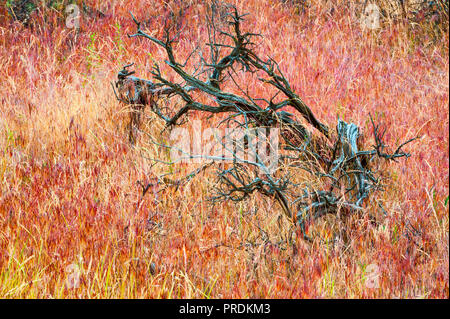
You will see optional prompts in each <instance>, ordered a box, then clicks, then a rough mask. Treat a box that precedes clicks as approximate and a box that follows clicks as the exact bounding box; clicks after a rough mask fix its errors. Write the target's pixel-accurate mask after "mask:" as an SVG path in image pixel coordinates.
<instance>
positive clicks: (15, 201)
mask: <svg viewBox="0 0 450 319" xmlns="http://www.w3.org/2000/svg"><path fill="white" fill-rule="evenodd" d="M86 2H88V3H89V5H90V6H91V8H97V9H98V10H100V11H101V12H102V14H96V12H93V11H92V10H91V11H90V12H88V11H81V20H80V28H79V29H77V28H72V27H70V26H68V25H67V23H66V18H67V14H65V13H64V10H62V11H60V10H56V9H54V10H53V9H52V10H50V9H49V10H47V11H45V12H35V13H34V16H33V22H32V23H31V24H30V25H27V26H25V25H23V24H21V23H20V22H18V21H12V20H11V18H10V16H9V15H8V14H7V11H6V9H5V7H4V6H3V3H2V7H1V9H0V74H1V81H0V183H1V184H0V185H1V187H0V297H1V298H448V297H449V275H448V274H449V204H448V198H449V181H448V178H449V152H448V150H449V86H448V82H449V64H448V63H449V57H448V28H447V29H446V30H444V32H442V33H439V34H438V35H436V34H435V33H432V32H423V31H420V29H413V28H411V27H410V26H407V25H404V24H401V23H393V22H389V21H388V22H385V23H383V24H382V25H381V27H380V28H378V29H376V30H364V29H363V28H362V27H361V22H360V17H359V16H358V15H357V14H356V13H355V12H356V11H355V10H356V9H355V8H356V7H352V6H350V7H349V6H348V5H347V3H348V2H347V1H309V2H310V6H309V7H308V8H306V9H305V10H303V9H301V8H299V7H298V6H296V5H295V4H293V2H294V1H292V2H289V1H284V2H283V1H279V0H270V1H257V0H246V1H234V0H231V1H230V2H231V3H233V4H234V5H235V6H236V7H237V8H238V10H239V11H240V12H241V13H246V12H248V13H250V14H249V15H248V16H246V17H245V18H246V21H245V22H246V23H245V25H244V26H243V28H244V29H246V30H250V31H252V32H253V31H257V32H259V33H261V34H262V35H263V37H262V38H261V39H259V40H258V41H259V42H258V48H259V49H258V50H259V53H260V54H261V55H267V56H271V57H272V58H274V59H275V60H277V61H278V62H279V64H280V68H281V69H282V70H283V73H284V74H285V75H286V77H287V78H288V80H289V82H290V83H291V86H292V88H293V89H294V90H295V91H296V92H297V94H298V95H299V96H301V98H302V99H303V100H304V101H305V103H306V104H308V105H309V107H310V108H311V109H312V110H313V111H314V113H315V115H316V116H317V117H318V118H320V119H321V121H323V122H324V123H327V124H328V125H329V126H330V127H333V126H335V125H336V122H337V119H338V117H339V118H341V119H345V120H346V121H350V122H353V123H355V124H357V125H358V126H359V127H360V128H361V129H362V130H363V132H364V133H366V134H367V136H368V138H367V140H366V141H365V143H366V144H367V145H369V146H370V145H371V144H372V143H373V141H372V140H371V139H370V136H371V129H372V128H371V123H370V120H369V114H371V115H374V116H376V117H377V119H378V121H379V122H380V123H382V124H383V125H384V126H385V127H386V135H385V139H386V142H387V143H388V144H389V146H390V147H394V146H395V145H397V144H398V143H399V142H402V141H405V140H408V139H410V138H413V137H415V136H420V138H419V139H418V140H415V141H413V142H411V143H410V144H408V145H407V146H405V149H406V150H407V151H408V153H410V154H411V157H409V158H407V159H405V158H400V159H399V160H398V163H387V162H382V161H381V162H380V164H379V165H380V170H381V171H383V176H382V179H383V184H384V191H383V192H379V193H377V194H375V195H374V197H371V199H370V201H368V202H366V204H365V207H364V208H365V210H366V211H367V214H355V215H352V216H350V217H349V218H347V219H346V220H345V222H344V221H342V220H341V219H339V217H338V216H327V217H324V218H322V219H319V220H317V221H315V222H314V223H313V224H311V225H310V226H309V227H308V229H307V231H308V233H309V234H310V236H311V238H313V241H312V242H308V241H305V240H304V239H303V238H302V236H301V235H300V229H297V228H295V226H294V225H292V224H291V223H290V222H289V220H287V219H286V218H284V216H283V214H282V211H281V208H280V207H279V205H278V204H277V203H276V202H274V201H272V200H270V199H268V198H266V197H262V196H260V195H258V194H255V195H254V196H252V197H250V198H248V199H247V200H245V201H241V202H239V203H233V202H224V203H221V204H220V205H212V204H211V202H210V201H209V200H208V198H209V196H210V193H211V191H210V189H211V184H212V181H213V174H212V172H210V171H204V172H202V173H201V174H198V175H197V176H196V177H195V178H192V179H191V180H189V182H187V183H185V184H183V185H182V186H180V187H166V188H165V189H159V188H157V187H154V188H152V189H151V190H150V191H149V192H147V193H146V194H145V196H142V187H141V186H140V184H141V183H148V182H150V181H152V180H153V179H155V178H156V177H157V176H160V175H161V174H164V173H167V172H168V171H169V170H171V172H172V173H173V178H177V177H182V176H185V175H186V174H188V173H189V172H191V171H192V170H193V169H195V167H196V166H195V165H194V164H186V165H181V164H180V165H173V166H170V167H168V166H167V165H154V163H153V162H152V161H151V160H149V158H148V156H147V155H148V154H151V155H152V156H153V157H156V158H158V157H161V158H162V157H163V156H165V155H164V152H165V151H164V150H163V149H161V148H158V147H156V146H155V145H154V144H152V143H149V141H148V138H147V137H148V136H153V137H155V138H157V137H158V136H160V135H161V133H160V132H161V130H162V129H163V128H164V123H162V121H161V120H159V119H158V118H157V117H156V116H155V115H154V114H152V112H151V111H150V110H149V109H147V110H146V111H145V114H144V117H143V118H144V121H143V126H142V128H141V129H142V131H143V134H141V135H140V136H139V137H138V138H137V140H136V142H135V143H134V144H133V143H130V141H129V136H128V129H127V123H128V119H129V112H130V109H129V107H128V106H127V105H124V104H123V103H120V102H119V101H118V100H117V99H116V96H115V95H114V92H113V89H112V87H111V82H114V81H115V80H116V78H117V72H118V71H119V70H121V69H122V67H123V66H124V65H126V64H128V63H131V62H134V63H135V64H134V66H133V69H134V70H135V71H136V75H137V76H139V77H141V78H146V79H150V78H151V73H150V72H151V67H152V65H153V62H154V61H164V59H166V56H165V52H164V51H163V50H162V49H161V48H158V47H157V46H155V45H154V44H152V43H151V42H150V41H145V39H137V38H129V37H127V34H130V33H134V32H135V31H136V27H135V24H134V23H133V20H132V19H131V16H130V13H129V11H132V12H133V14H134V15H135V16H136V17H137V18H138V19H139V20H140V21H143V22H144V24H145V25H144V26H145V30H146V31H147V32H148V33H149V34H151V35H154V36H157V37H159V36H161V34H162V30H163V25H164V17H167V16H168V14H170V12H173V14H172V16H176V17H177V18H178V21H180V23H183V24H185V28H184V29H183V31H182V32H181V35H180V39H179V41H178V42H177V43H176V45H175V48H176V53H177V56H180V60H183V57H184V58H185V57H187V56H188V55H189V53H190V52H191V51H192V50H193V49H194V48H195V46H196V45H197V44H198V43H204V42H205V41H206V31H205V27H204V16H205V14H206V5H205V3H204V2H203V1H194V0H191V1H184V2H183V4H182V6H183V8H184V10H182V11H180V10H179V7H180V6H181V2H180V1H175V0H171V1H162V0H161V1H160V0H151V1H145V0H134V1H130V0H115V1H110V2H108V3H106V2H104V1H97V0H93V1H86ZM251 90H252V94H254V95H264V94H265V91H264V90H265V89H264V88H263V87H261V86H258V84H257V83H256V84H255V85H254V86H252V87H251ZM192 118H193V119H200V120H201V121H203V123H204V124H205V126H207V125H209V124H210V123H211V122H210V120H209V119H208V118H207V117H205V116H202V115H201V114H193V115H192ZM163 134H167V133H163ZM143 154H145V155H146V156H144V155H143ZM380 207H382V209H381V208H380ZM374 219H375V222H374ZM341 237H345V238H341ZM288 238H289V240H288ZM374 272H375V274H376V285H374V284H373V282H371V280H373V279H374V277H373V274H374Z"/></svg>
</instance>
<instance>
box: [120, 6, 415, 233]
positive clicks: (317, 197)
mask: <svg viewBox="0 0 450 319" xmlns="http://www.w3.org/2000/svg"><path fill="white" fill-rule="evenodd" d="M131 16H132V19H133V21H134V22H135V24H136V27H137V31H136V33H134V34H131V35H129V37H131V38H135V37H140V38H144V39H147V40H149V41H151V42H153V43H154V44H155V45H157V46H160V47H161V48H163V49H164V50H165V52H166V54H167V60H166V61H165V63H166V64H167V65H168V66H169V67H170V69H171V70H173V71H174V72H175V73H176V74H177V75H178V76H179V77H180V78H181V82H180V83H177V82H174V81H171V80H168V79H167V78H165V77H164V76H163V74H162V72H161V70H160V66H159V65H158V64H155V65H154V67H153V70H152V75H153V80H154V82H152V81H148V80H144V79H139V78H136V77H134V76H132V74H133V73H134V72H129V71H127V67H129V66H130V65H127V66H125V67H124V69H123V70H122V71H121V72H119V75H118V81H117V82H116V87H117V88H118V90H119V94H118V95H117V97H118V99H120V100H121V101H123V102H125V103H129V104H132V105H133V108H134V109H135V110H136V111H138V107H137V106H138V105H139V108H141V109H142V108H143V107H144V106H145V105H149V106H150V108H151V110H152V111H153V112H154V113H155V114H156V115H157V116H158V117H159V118H161V119H162V120H163V121H164V122H165V123H166V125H167V126H170V127H173V126H177V125H181V124H182V119H183V118H184V117H187V116H189V114H190V113H191V112H202V113H209V114H211V115H220V114H221V115H223V116H222V117H224V119H223V120H222V121H221V122H220V124H226V125H228V126H231V127H233V128H234V129H242V130H244V131H245V132H249V129H251V128H257V127H264V128H278V129H279V130H280V132H281V134H280V135H281V138H282V143H281V147H280V150H281V151H282V154H281V155H280V156H279V158H278V159H277V161H278V162H277V163H278V164H279V167H278V168H277V169H276V170H270V169H269V167H268V166H267V165H266V164H265V162H264V161H263V160H261V159H260V158H259V157H258V156H255V157H254V158H253V159H252V160H248V159H245V158H242V157H241V156H240V155H239V154H240V152H238V150H239V147H240V148H241V149H243V148H246V149H247V150H248V149H249V148H251V147H249V143H248V136H244V137H242V139H241V140H240V141H235V145H234V146H233V148H232V150H231V152H229V154H231V158H225V156H224V157H219V158H217V157H211V156H206V157H205V158H206V159H208V160H211V161H212V163H213V164H214V163H215V162H217V161H220V160H224V159H226V160H230V162H231V164H230V165H229V166H228V167H227V168H226V169H225V168H224V167H223V166H220V165H211V167H212V166H214V167H215V168H216V170H217V172H216V176H217V183H216V186H215V188H214V194H213V196H212V197H211V199H212V200H213V201H222V200H231V201H242V200H244V199H245V198H247V197H248V196H250V195H251V194H253V193H255V192H257V193H260V194H262V195H265V196H268V197H270V198H273V199H274V200H276V201H277V202H278V203H279V204H280V207H281V210H282V211H283V212H284V213H285V215H286V216H287V217H288V218H289V220H291V221H292V222H293V223H296V224H298V225H300V226H301V227H302V229H303V227H304V225H305V222H306V221H308V220H309V221H311V220H314V219H316V218H319V217H321V216H323V215H325V214H336V213H337V212H339V211H345V212H346V213H352V212H357V211H364V201H365V199H367V198H368V197H369V196H370V194H371V193H372V192H373V191H374V190H377V189H380V182H379V181H378V179H377V177H376V175H377V174H376V172H372V171H371V170H370V163H371V162H372V161H374V160H376V159H377V158H384V159H386V160H395V159H396V158H399V157H408V156H409V154H407V153H404V152H403V151H402V147H403V146H404V145H405V144H406V143H409V142H411V141H412V140H409V141H407V142H406V143H403V144H401V145H400V146H399V147H398V149H397V150H396V152H395V153H393V154H387V153H384V148H385V145H384V144H383V141H382V138H383V135H384V134H383V133H381V134H380V132H379V126H376V125H375V123H373V121H372V123H373V129H374V136H375V145H374V147H373V148H372V149H370V150H365V151H363V150H360V149H359V145H358V140H359V137H360V132H359V128H358V127H357V126H356V125H355V124H348V123H346V122H344V121H341V120H339V121H338V124H337V127H336V132H335V133H333V134H332V133H331V132H330V130H329V128H328V126H327V125H325V124H324V123H322V122H321V121H320V120H319V119H318V118H317V117H316V115H315V114H314V113H313V111H312V110H311V109H310V108H309V107H308V106H307V105H306V104H305V103H304V102H303V101H302V99H301V98H300V97H299V96H298V95H297V94H296V93H295V92H294V90H293V89H292V87H291V85H290V84H289V81H288V80H287V78H286V77H285V76H284V74H283V73H282V71H281V68H280V66H279V65H278V63H277V62H276V61H274V60H273V59H272V58H270V57H269V58H264V59H263V58H261V57H260V56H258V55H257V54H256V52H255V48H256V44H255V42H254V41H255V39H257V38H258V37H260V36H261V35H259V34H257V33H252V32H245V31H243V30H242V23H243V22H244V17H245V16H246V14H244V15H240V14H239V13H238V11H237V9H236V8H235V7H234V6H232V5H222V4H221V5H219V4H218V3H217V2H213V4H212V5H211V7H210V8H209V14H208V17H207V27H208V28H207V30H208V37H209V41H208V43H206V46H207V47H208V51H209V52H208V53H209V54H208V55H209V58H206V57H205V55H206V54H205V52H204V50H201V49H200V48H199V47H198V48H196V49H195V50H194V51H193V52H192V53H191V54H190V55H189V56H188V57H187V59H186V61H185V62H183V63H181V62H180V61H178V60H177V59H176V58H175V54H174V50H175V49H174V45H175V43H176V41H177V39H178V38H179V37H180V34H181V33H180V32H177V33H176V34H174V35H172V34H171V32H170V27H166V28H165V30H164V37H163V38H162V39H157V38H155V37H152V36H150V35H149V34H147V33H146V32H145V31H144V30H142V28H141V26H142V25H141V23H140V22H139V21H138V20H137V19H136V18H135V17H134V16H133V14H131ZM218 20H221V22H220V21H218ZM219 25H220V26H221V27H219ZM194 54H197V56H198V64H197V65H196V67H195V68H194V70H193V71H191V72H189V71H188V70H187V67H186V66H187V61H188V60H189V59H190V58H191V57H192V56H193V55H194ZM242 74H249V75H251V76H253V77H254V78H255V79H257V80H258V81H259V82H260V83H261V84H262V85H265V86H268V87H270V88H271V90H272V91H273V92H274V94H273V95H272V96H270V97H260V96H251V95H250V93H249V91H248V90H244V88H242V87H241V86H240V85H239V83H238V82H239V81H238V79H239V77H240V75H242ZM230 86H234V87H235V88H237V90H238V91H239V92H241V94H235V93H231V92H230V89H229V87H230ZM194 90H195V91H197V92H200V93H202V94H204V95H206V96H208V97H209V100H210V101H212V103H210V104H205V103H203V102H200V101H199V99H198V98H196V97H195V96H194V95H193V94H191V93H192V91H194ZM235 91H236V90H235ZM130 92H131V93H130ZM162 95H165V96H167V97H168V98H169V99H170V98H171V97H175V96H176V97H178V98H179V99H181V100H182V102H183V104H182V106H181V107H179V108H177V109H175V110H172V111H171V112H166V111H164V110H163V109H162V108H161V107H160V105H159V103H158V101H159V100H160V97H161V96H162ZM287 107H290V108H291V109H292V110H295V112H296V113H297V114H296V115H294V114H292V113H289V112H287V111H286V108H287ZM133 116H135V117H133ZM133 121H134V122H135V123H138V122H139V116H138V115H137V116H136V115H132V118H131V122H133ZM306 124H308V125H310V127H311V128H312V129H313V131H309V130H308V129H307V128H306V126H305V125H306ZM150 138H151V137H150ZM225 139H226V137H225ZM155 143H156V142H155ZM219 143H221V144H222V146H224V147H226V146H227V145H228V146H229V144H227V143H226V141H224V140H220V141H219ZM156 144H157V143H156ZM158 145H159V146H161V147H167V148H171V147H172V146H169V145H161V144H158ZM236 145H238V146H236ZM193 156H195V155H193V154H186V157H187V158H189V157H190V158H192V157H193ZM155 160H156V161H158V160H160V159H155ZM208 167H210V166H209V165H208ZM300 171H301V172H300ZM299 176H303V179H302V180H299ZM143 189H144V190H145V186H143ZM305 238H306V234H305Z"/></svg>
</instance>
